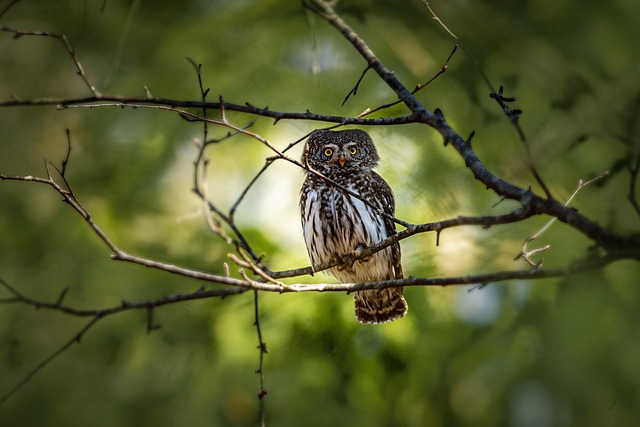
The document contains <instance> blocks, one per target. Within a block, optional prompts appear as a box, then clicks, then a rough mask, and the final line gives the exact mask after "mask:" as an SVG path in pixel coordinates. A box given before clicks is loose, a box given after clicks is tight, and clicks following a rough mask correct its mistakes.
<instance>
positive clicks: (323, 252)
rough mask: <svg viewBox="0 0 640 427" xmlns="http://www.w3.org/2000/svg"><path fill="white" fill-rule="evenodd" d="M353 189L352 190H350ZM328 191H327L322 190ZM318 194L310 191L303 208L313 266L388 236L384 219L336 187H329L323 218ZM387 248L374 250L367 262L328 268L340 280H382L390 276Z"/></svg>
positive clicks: (305, 232) (305, 236) (306, 237)
mask: <svg viewBox="0 0 640 427" xmlns="http://www.w3.org/2000/svg"><path fill="white" fill-rule="evenodd" d="M352 190H353V189H352ZM325 191H327V190H325ZM320 198H321V195H320V193H319V192H317V191H313V190H310V191H308V193H307V198H306V201H305V204H304V206H303V207H302V208H303V212H302V214H303V218H306V219H307V220H306V221H304V220H303V228H304V239H305V243H306V245H307V250H308V252H309V256H310V258H311V264H312V265H314V266H317V265H320V264H322V263H325V262H328V261H331V260H333V259H335V258H336V257H338V256H342V255H346V254H352V253H354V252H355V250H356V249H357V248H359V247H360V248H364V247H367V246H371V245H373V244H376V243H378V242H380V241H382V240H384V239H385V238H386V237H387V232H386V228H385V225H384V221H383V219H382V218H381V217H380V215H379V214H378V213H376V212H374V210H373V209H372V208H370V207H369V206H367V205H366V204H365V203H364V202H362V201H361V200H359V199H357V198H355V197H352V196H350V195H348V194H344V193H342V192H341V191H338V190H330V194H329V197H328V200H327V202H328V206H329V209H328V210H326V211H325V215H326V214H327V213H328V215H327V217H323V213H322V211H321V209H317V208H316V207H317V206H319V204H320ZM389 258H390V249H389V248H387V249H385V250H383V251H381V252H378V253H376V254H375V255H373V256H372V257H371V259H370V260H368V261H366V262H362V261H357V262H356V263H354V264H353V265H351V266H343V267H341V268H333V269H331V273H332V274H333V275H334V276H335V277H336V278H337V279H338V280H340V281H341V282H363V281H374V280H384V279H386V278H387V277H388V275H389V269H390V266H389V261H388V260H389Z"/></svg>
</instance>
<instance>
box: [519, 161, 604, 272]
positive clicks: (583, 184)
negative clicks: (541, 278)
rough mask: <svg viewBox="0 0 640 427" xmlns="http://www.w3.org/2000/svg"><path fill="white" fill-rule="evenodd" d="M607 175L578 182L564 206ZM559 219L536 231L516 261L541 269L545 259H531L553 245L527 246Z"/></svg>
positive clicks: (523, 245)
mask: <svg viewBox="0 0 640 427" xmlns="http://www.w3.org/2000/svg"><path fill="white" fill-rule="evenodd" d="M607 175H609V172H608V171H605V172H603V173H601V174H600V175H598V176H596V177H595V178H593V179H590V180H589V181H587V182H583V181H582V180H580V181H578V186H577V187H576V189H575V191H574V192H573V194H571V196H570V197H569V198H568V199H567V201H566V202H565V204H564V206H565V207H568V206H569V204H570V203H571V202H572V201H573V199H574V198H575V197H576V195H577V194H578V192H579V191H580V190H582V189H583V188H584V187H586V186H587V185H589V184H591V183H593V182H596V181H598V180H599V179H602V178H604V177H606V176H607ZM557 219H558V218H555V217H554V218H551V219H550V220H549V221H548V222H547V223H546V224H545V225H543V226H542V228H541V229H540V230H538V231H536V232H535V233H533V234H532V235H531V236H529V237H528V238H527V239H526V240H525V241H524V243H523V244H522V249H521V250H520V253H519V254H518V256H516V258H515V259H519V258H521V257H522V258H524V260H525V261H527V263H529V265H531V266H532V267H536V268H540V267H542V262H543V261H544V258H542V259H541V260H540V261H539V262H534V261H533V260H532V259H531V256H533V255H536V254H538V253H541V252H545V251H547V250H548V249H550V248H551V245H545V246H543V247H541V248H537V249H528V248H527V245H528V244H529V243H530V242H532V241H534V240H536V239H537V238H538V237H540V236H541V235H542V234H543V233H544V232H545V231H547V230H548V229H549V228H550V227H551V226H552V225H553V223H554V222H556V221H557Z"/></svg>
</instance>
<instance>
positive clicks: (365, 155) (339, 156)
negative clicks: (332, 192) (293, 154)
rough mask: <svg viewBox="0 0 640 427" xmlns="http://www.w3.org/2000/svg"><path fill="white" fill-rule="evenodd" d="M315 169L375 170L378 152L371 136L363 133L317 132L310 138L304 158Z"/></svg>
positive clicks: (345, 131) (351, 130) (343, 131)
mask: <svg viewBox="0 0 640 427" xmlns="http://www.w3.org/2000/svg"><path fill="white" fill-rule="evenodd" d="M307 159H308V161H309V165H310V166H311V167H312V168H314V169H324V168H336V169H345V170H349V169H352V168H354V167H358V168H367V169H373V168H374V167H376V166H377V164H378V160H380V158H379V157H378V152H377V151H376V147H375V145H374V144H373V140H372V139H371V137H370V136H369V135H368V134H367V133H366V132H365V131H363V130H360V129H349V130H341V131H330V130H317V131H315V132H313V133H312V134H311V136H309V139H308V140H307V145H306V146H305V148H304V154H303V155H302V163H305V161H306V160H307Z"/></svg>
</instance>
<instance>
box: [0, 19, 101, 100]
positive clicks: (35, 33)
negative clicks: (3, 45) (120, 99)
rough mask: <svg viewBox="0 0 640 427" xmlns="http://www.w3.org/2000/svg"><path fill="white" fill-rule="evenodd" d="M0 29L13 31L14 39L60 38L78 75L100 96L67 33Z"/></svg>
mask: <svg viewBox="0 0 640 427" xmlns="http://www.w3.org/2000/svg"><path fill="white" fill-rule="evenodd" d="M0 31H5V32H8V33H13V38H14V39H19V38H20V37H23V36H38V37H51V38H53V39H57V40H60V41H61V42H62V43H63V44H64V46H65V47H66V49H67V52H69V55H70V56H71V59H72V60H73V63H74V65H75V66H76V71H77V73H78V75H79V76H80V77H81V78H82V80H83V81H84V83H85V85H86V86H87V87H88V88H89V90H90V91H91V93H92V94H93V96H94V97H96V98H100V92H98V90H97V89H96V88H95V86H94V85H93V84H92V83H91V82H90V81H89V79H88V78H87V75H86V74H85V72H84V68H83V67H82V64H81V63H80V61H79V60H78V57H77V55H76V49H75V48H74V47H73V46H72V45H71V43H69V39H67V36H66V35H65V34H55V33H50V32H48V31H23V30H16V29H12V28H7V27H3V26H0Z"/></svg>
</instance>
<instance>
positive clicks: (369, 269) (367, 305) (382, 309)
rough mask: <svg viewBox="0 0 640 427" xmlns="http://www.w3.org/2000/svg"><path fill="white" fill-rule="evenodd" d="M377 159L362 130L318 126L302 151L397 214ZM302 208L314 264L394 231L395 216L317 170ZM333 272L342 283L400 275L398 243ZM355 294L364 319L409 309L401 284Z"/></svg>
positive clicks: (322, 169) (395, 316)
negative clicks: (384, 215) (391, 217)
mask: <svg viewBox="0 0 640 427" xmlns="http://www.w3.org/2000/svg"><path fill="white" fill-rule="evenodd" d="M378 160H379V157H378V153H377V151H376V148H375V145H374V144H373V141H372V140H371V138H370V137H369V135H368V134H367V133H366V132H364V131H362V130H358V129H354V130H344V131H315V132H314V133H312V134H311V136H310V137H309V140H308V141H307V145H306V146H305V153H304V155H303V162H308V164H309V166H310V167H311V168H312V169H314V170H315V171H317V172H319V173H321V174H322V175H324V176H325V177H327V178H329V179H331V180H332V181H334V182H336V183H337V184H339V185H341V186H343V187H345V188H347V189H349V190H351V191H353V192H355V193H356V194H359V195H360V196H362V198H363V199H364V200H366V201H368V202H369V203H371V204H372V205H373V206H376V207H377V208H378V209H380V210H382V211H383V212H385V213H387V214H389V215H393V214H394V210H395V200H394V197H393V193H392V191H391V188H390V187H389V185H388V184H387V183H386V181H385V180H384V179H382V177H380V175H378V174H377V173H375V172H374V171H373V168H374V167H376V166H377V164H378ZM300 210H301V216H302V228H303V231H304V239H305V243H306V245H307V250H308V252H309V257H310V259H311V265H313V266H317V265H320V264H322V263H325V262H328V261H331V260H334V259H336V258H337V257H339V256H342V255H346V254H351V253H357V252H358V250H361V249H364V248H366V247H368V246H371V245H374V244H376V243H378V242H380V241H382V240H384V239H386V238H387V237H388V236H390V235H392V234H395V224H394V223H393V221H391V220H390V219H388V218H384V217H383V216H382V215H380V214H379V213H378V212H376V210H375V209H373V208H371V206H368V205H367V204H365V203H364V202H363V201H362V200H359V199H357V198H356V197H353V196H351V195H350V194H348V193H346V192H345V191H343V190H341V189H340V188H339V187H337V186H335V185H333V184H332V183H330V182H327V181H326V180H325V179H323V178H321V177H319V176H317V175H315V174H313V173H307V178H306V180H305V181H304V184H303V186H302V190H301V193H300ZM329 272H330V273H331V274H333V276H335V277H336V278H337V279H338V280H340V281H341V282H343V283H350V282H371V281H381V280H390V279H398V278H402V264H401V261H400V245H399V244H398V243H396V244H393V245H391V246H389V247H387V248H385V249H383V250H382V251H380V252H377V253H375V254H373V255H372V256H371V257H368V258H366V259H361V260H359V261H356V262H355V263H353V264H351V265H340V266H338V267H334V268H332V269H330V270H329ZM354 294H355V315H356V319H357V320H358V321H359V322H361V323H385V322H390V321H392V320H395V319H398V318H401V317H403V316H404V315H405V314H406V312H407V303H406V301H405V300H404V298H403V296H402V288H401V287H396V288H386V289H382V290H379V291H378V290H368V291H358V292H355V293H354Z"/></svg>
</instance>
